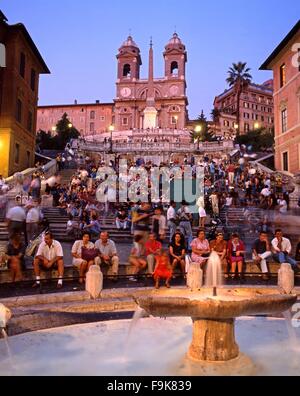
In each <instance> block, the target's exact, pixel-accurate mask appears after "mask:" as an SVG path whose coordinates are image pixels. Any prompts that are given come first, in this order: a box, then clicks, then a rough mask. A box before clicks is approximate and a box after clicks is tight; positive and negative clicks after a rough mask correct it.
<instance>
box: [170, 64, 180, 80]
mask: <svg viewBox="0 0 300 396" xmlns="http://www.w3.org/2000/svg"><path fill="white" fill-rule="evenodd" d="M178 72H179V68H178V62H172V63H171V74H172V76H173V77H178Z"/></svg>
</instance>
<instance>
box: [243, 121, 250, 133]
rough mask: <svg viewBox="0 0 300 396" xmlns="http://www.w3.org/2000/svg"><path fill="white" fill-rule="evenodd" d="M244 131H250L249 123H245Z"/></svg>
mask: <svg viewBox="0 0 300 396" xmlns="http://www.w3.org/2000/svg"><path fill="white" fill-rule="evenodd" d="M244 131H245V132H246V133H248V132H249V131H250V125H249V124H247V123H245V126H244Z"/></svg>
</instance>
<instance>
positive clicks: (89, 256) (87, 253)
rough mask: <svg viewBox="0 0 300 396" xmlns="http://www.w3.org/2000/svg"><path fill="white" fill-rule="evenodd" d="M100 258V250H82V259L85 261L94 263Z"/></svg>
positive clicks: (83, 248)
mask: <svg viewBox="0 0 300 396" xmlns="http://www.w3.org/2000/svg"><path fill="white" fill-rule="evenodd" d="M98 256H99V250H98V249H88V248H85V247H82V248H81V257H82V260H84V261H93V260H95V258H96V257H98Z"/></svg>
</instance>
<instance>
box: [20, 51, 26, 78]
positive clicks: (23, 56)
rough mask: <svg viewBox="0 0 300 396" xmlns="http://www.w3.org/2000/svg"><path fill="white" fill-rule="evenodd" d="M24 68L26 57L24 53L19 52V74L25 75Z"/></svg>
mask: <svg viewBox="0 0 300 396" xmlns="http://www.w3.org/2000/svg"><path fill="white" fill-rule="evenodd" d="M25 68H26V58H25V54H24V53H23V52H21V57H20V76H21V77H23V78H24V77H25Z"/></svg>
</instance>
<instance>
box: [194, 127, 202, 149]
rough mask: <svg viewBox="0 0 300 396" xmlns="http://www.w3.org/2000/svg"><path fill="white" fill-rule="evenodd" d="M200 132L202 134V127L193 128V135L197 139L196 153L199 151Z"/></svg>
mask: <svg viewBox="0 0 300 396" xmlns="http://www.w3.org/2000/svg"><path fill="white" fill-rule="evenodd" d="M201 132H202V126H201V125H197V126H196V128H195V134H196V137H197V143H198V146H197V150H198V151H200V138H201Z"/></svg>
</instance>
